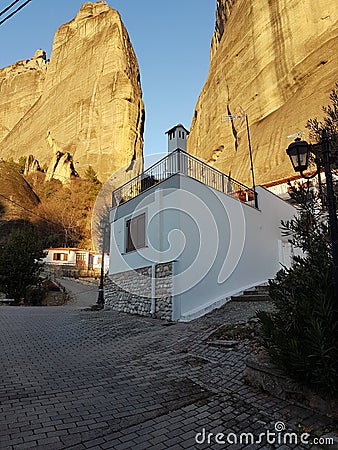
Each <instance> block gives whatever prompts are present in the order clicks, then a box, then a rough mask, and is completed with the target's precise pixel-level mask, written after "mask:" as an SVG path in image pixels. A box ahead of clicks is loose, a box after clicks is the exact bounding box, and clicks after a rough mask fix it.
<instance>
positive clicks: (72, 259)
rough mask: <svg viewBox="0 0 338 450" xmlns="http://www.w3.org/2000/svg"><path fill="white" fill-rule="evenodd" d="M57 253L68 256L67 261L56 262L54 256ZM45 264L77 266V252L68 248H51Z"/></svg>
mask: <svg viewBox="0 0 338 450" xmlns="http://www.w3.org/2000/svg"><path fill="white" fill-rule="evenodd" d="M57 253H63V254H67V261H64V260H54V255H55V254H57ZM44 262H46V263H47V264H59V265H67V264H68V265H70V266H75V265H76V250H74V249H68V248H51V249H48V253H47V256H46V257H45V258H44Z"/></svg>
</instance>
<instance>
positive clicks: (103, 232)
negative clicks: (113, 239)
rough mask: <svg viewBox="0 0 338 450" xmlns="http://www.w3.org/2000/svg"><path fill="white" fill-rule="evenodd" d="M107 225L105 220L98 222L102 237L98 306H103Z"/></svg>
mask: <svg viewBox="0 0 338 450" xmlns="http://www.w3.org/2000/svg"><path fill="white" fill-rule="evenodd" d="M106 226H107V223H106V221H105V219H101V220H100V230H101V236H102V256H101V258H102V259H101V273H100V284H99V294H98V297H97V302H96V303H97V304H98V305H99V306H102V307H103V306H104V291H103V277H104V250H105V235H106Z"/></svg>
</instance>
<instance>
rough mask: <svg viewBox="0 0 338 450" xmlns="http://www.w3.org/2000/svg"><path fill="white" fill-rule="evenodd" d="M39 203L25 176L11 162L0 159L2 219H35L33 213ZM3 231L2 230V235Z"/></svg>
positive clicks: (0, 213)
mask: <svg viewBox="0 0 338 450" xmlns="http://www.w3.org/2000/svg"><path fill="white" fill-rule="evenodd" d="M39 203H40V200H39V197H38V196H37V195H36V194H35V193H34V191H33V190H32V188H31V186H30V185H29V184H28V183H27V181H26V180H25V179H24V177H23V176H21V175H20V174H19V173H18V172H17V171H16V170H14V169H13V168H12V167H11V166H10V164H7V163H5V162H4V161H0V221H2V220H18V219H25V220H32V219H35V218H36V216H34V214H33V213H34V212H35V211H36V208H37V206H38V205H39ZM29 211H32V212H33V213H30V212H29ZM1 226H3V224H1ZM1 232H2V230H0V235H1Z"/></svg>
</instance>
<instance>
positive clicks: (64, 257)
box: [53, 253, 68, 261]
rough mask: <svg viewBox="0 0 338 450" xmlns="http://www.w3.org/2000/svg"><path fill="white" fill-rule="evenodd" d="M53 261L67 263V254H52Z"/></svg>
mask: <svg viewBox="0 0 338 450" xmlns="http://www.w3.org/2000/svg"><path fill="white" fill-rule="evenodd" d="M53 261H68V255H67V253H54V255H53Z"/></svg>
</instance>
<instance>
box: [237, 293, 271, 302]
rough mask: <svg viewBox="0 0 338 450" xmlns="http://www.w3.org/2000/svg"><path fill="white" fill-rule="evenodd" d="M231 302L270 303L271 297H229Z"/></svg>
mask: <svg viewBox="0 0 338 450" xmlns="http://www.w3.org/2000/svg"><path fill="white" fill-rule="evenodd" d="M231 301H232V302H271V297H270V296H269V295H268V294H257V293H256V294H247V293H244V294H243V295H237V296H232V297H231Z"/></svg>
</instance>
